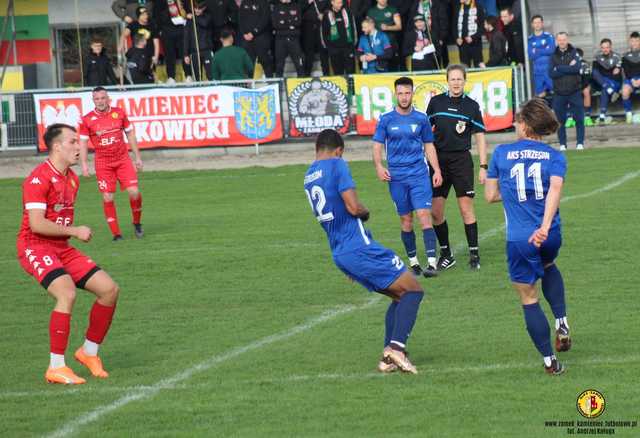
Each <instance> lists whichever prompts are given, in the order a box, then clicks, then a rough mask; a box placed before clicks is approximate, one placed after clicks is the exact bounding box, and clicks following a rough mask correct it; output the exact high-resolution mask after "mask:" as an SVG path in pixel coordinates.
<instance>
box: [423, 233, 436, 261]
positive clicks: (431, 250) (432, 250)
mask: <svg viewBox="0 0 640 438" xmlns="http://www.w3.org/2000/svg"><path fill="white" fill-rule="evenodd" d="M422 240H424V249H425V251H426V252H427V258H429V257H433V258H435V256H436V232H435V231H434V230H433V228H425V229H424V230H422Z"/></svg>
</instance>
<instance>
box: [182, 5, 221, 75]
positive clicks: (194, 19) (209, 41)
mask: <svg viewBox="0 0 640 438" xmlns="http://www.w3.org/2000/svg"><path fill="white" fill-rule="evenodd" d="M194 23H195V26H194ZM194 30H195V31H194ZM196 33H197V35H198V44H197V45H196ZM182 40H183V44H184V47H183V53H184V65H185V66H189V67H188V69H189V70H190V71H189V73H187V81H188V80H189V78H190V77H191V76H193V77H194V79H195V80H196V81H199V80H200V76H201V74H202V69H203V68H204V71H205V74H206V75H207V79H209V80H212V79H213V76H212V75H211V63H212V62H213V18H212V17H211V14H210V13H209V10H208V8H207V4H206V2H204V1H199V2H198V3H195V4H194V11H193V13H189V14H187V23H186V24H185V26H184V31H183V38H182ZM198 50H199V51H200V53H199V56H198ZM200 64H202V66H201V65H200ZM186 68H187V67H185V69H186ZM185 73H186V72H185Z"/></svg>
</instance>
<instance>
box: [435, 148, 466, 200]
mask: <svg viewBox="0 0 640 438" xmlns="http://www.w3.org/2000/svg"><path fill="white" fill-rule="evenodd" d="M438 163H439V164H440V171H441V172H442V185H441V186H440V187H434V188H433V197H434V198H435V197H438V196H441V197H443V198H446V197H447V196H449V190H450V189H451V186H453V188H454V189H455V191H456V197H457V198H461V197H463V196H468V197H469V198H473V197H474V196H475V195H476V193H475V191H474V190H473V180H474V172H473V159H472V158H471V152H469V151H458V152H438ZM432 174H433V173H432Z"/></svg>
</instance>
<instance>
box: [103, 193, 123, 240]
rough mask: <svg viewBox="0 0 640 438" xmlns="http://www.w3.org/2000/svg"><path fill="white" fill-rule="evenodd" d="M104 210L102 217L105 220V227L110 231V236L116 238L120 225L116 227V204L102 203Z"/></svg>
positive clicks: (110, 202) (111, 202)
mask: <svg viewBox="0 0 640 438" xmlns="http://www.w3.org/2000/svg"><path fill="white" fill-rule="evenodd" d="M102 207H103V208H104V217H105V218H106V219H107V225H109V228H110V229H111V234H113V235H114V236H117V235H118V234H122V233H120V225H118V214H117V213H116V204H115V203H114V202H113V201H102Z"/></svg>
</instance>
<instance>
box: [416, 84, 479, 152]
mask: <svg viewBox="0 0 640 438" xmlns="http://www.w3.org/2000/svg"><path fill="white" fill-rule="evenodd" d="M427 115H428V116H429V121H430V122H431V125H432V126H433V127H434V130H433V133H434V137H435V141H434V144H435V147H436V150H437V151H438V152H460V151H468V150H469V149H471V135H472V134H476V133H478V132H485V127H484V123H483V121H482V113H481V112H480V105H478V103H477V102H476V101H475V100H473V99H472V98H470V97H469V96H467V95H466V94H463V95H462V96H460V97H451V96H449V93H443V94H438V95H437V96H434V97H432V98H431V100H430V101H429V106H428V107H427Z"/></svg>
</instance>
